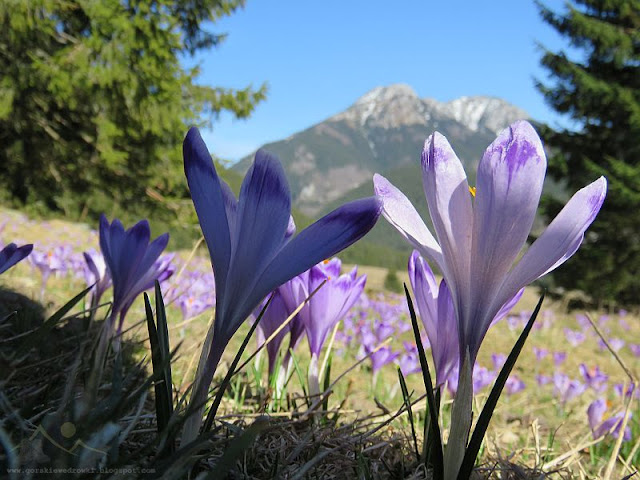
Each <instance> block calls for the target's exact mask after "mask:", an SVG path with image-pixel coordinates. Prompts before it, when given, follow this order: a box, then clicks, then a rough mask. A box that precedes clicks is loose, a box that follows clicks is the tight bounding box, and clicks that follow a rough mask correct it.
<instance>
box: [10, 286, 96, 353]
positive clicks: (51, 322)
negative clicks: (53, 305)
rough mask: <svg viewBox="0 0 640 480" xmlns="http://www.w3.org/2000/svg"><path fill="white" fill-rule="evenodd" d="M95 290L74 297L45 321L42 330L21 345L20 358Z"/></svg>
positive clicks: (87, 289)
mask: <svg viewBox="0 0 640 480" xmlns="http://www.w3.org/2000/svg"><path fill="white" fill-rule="evenodd" d="M92 288H93V285H91V286H89V287H87V288H85V289H84V290H83V291H81V292H80V293H79V294H77V295H76V296H75V297H73V298H72V299H71V300H69V301H68V302H67V303H65V304H64V305H63V306H62V307H60V309H58V311H57V312H56V313H54V314H53V315H51V316H50V317H49V318H48V319H47V320H45V322H44V323H43V324H42V325H41V326H40V328H38V330H36V331H35V332H34V333H33V334H32V335H29V337H28V338H27V339H25V341H24V343H23V344H22V345H20V348H19V350H18V352H19V353H18V356H20V355H22V354H24V353H27V352H28V351H29V350H31V349H32V348H33V347H35V346H36V345H38V343H40V341H41V340H42V338H43V337H44V336H45V335H46V334H47V333H49V332H50V331H51V329H52V328H53V327H55V326H56V324H57V323H58V322H59V321H60V320H61V319H62V318H64V316H65V315H66V314H67V313H69V311H70V310H71V309H72V308H73V307H75V306H76V304H77V303H78V302H79V301H80V300H82V299H83V298H84V296H85V295H86V294H87V293H89V290H91V289H92Z"/></svg>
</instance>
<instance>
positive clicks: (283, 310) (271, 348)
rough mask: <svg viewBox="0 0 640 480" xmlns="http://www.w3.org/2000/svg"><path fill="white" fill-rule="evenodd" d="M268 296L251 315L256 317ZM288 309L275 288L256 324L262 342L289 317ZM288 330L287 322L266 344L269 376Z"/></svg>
mask: <svg viewBox="0 0 640 480" xmlns="http://www.w3.org/2000/svg"><path fill="white" fill-rule="evenodd" d="M268 300H269V298H265V299H264V300H263V301H262V302H260V304H258V306H257V307H256V309H255V310H254V312H253V315H254V316H255V317H256V318H258V315H260V312H261V311H262V309H263V308H264V306H265V305H266V303H267V301H268ZM289 313H290V312H289V310H288V309H287V305H286V303H285V301H284V298H283V297H282V294H281V293H280V290H279V289H276V290H275V291H274V292H273V298H272V299H271V303H270V304H269V306H268V307H267V309H266V310H265V311H264V314H263V315H262V319H261V320H260V323H259V324H258V327H257V330H258V334H259V337H261V339H262V342H261V343H264V342H265V341H266V340H267V339H268V338H269V337H270V336H271V335H273V333H274V332H275V331H276V330H277V329H278V328H279V327H280V325H282V324H283V323H284V321H285V320H286V319H287V318H288V317H289ZM288 332H289V324H287V326H286V327H284V328H283V329H282V330H281V331H280V332H279V333H278V335H276V336H275V337H274V339H273V340H271V342H269V343H268V344H267V347H266V348H267V355H268V357H269V376H272V375H273V373H274V370H275V366H276V361H277V359H278V352H279V351H280V344H281V343H282V340H284V337H285V336H286V335H287V333H288Z"/></svg>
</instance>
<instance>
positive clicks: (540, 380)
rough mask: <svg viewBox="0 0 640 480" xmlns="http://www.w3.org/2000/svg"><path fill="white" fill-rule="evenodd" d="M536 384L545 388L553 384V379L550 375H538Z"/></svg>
mask: <svg viewBox="0 0 640 480" xmlns="http://www.w3.org/2000/svg"><path fill="white" fill-rule="evenodd" d="M536 383H537V384H538V385H539V386H541V387H542V386H544V385H548V384H550V383H551V377H549V376H548V375H542V374H541V373H539V374H537V375H536Z"/></svg>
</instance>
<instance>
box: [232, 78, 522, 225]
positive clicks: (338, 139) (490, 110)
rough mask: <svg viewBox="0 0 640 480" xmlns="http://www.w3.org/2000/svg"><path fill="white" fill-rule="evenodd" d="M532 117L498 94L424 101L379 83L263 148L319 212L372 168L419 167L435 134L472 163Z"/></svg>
mask: <svg viewBox="0 0 640 480" xmlns="http://www.w3.org/2000/svg"><path fill="white" fill-rule="evenodd" d="M527 117H528V115H527V114H526V113H525V112H524V111H522V110H520V109H518V108H517V107H515V106H513V105H510V104H509V103H507V102H505V101H503V100H501V99H498V98H491V97H461V98H459V99H456V100H453V101H451V102H447V103H441V102H437V101H436V100H433V99H429V98H426V99H422V98H419V97H418V96H417V95H416V93H415V92H414V91H413V90H412V89H411V87H409V86H407V85H391V86H387V87H378V88H375V89H374V90H372V91H370V92H368V93H367V94H365V95H364V96H362V97H361V98H360V99H358V100H357V101H356V102H355V103H354V104H353V105H352V106H351V107H349V108H348V109H347V110H345V111H343V112H340V113H338V114H336V115H334V116H332V117H330V118H328V119H327V120H325V121H323V122H321V123H318V124H317V125H314V126H312V127H310V128H307V129H306V130H303V131H301V132H299V133H296V134H294V135H292V136H291V137H289V138H287V139H284V140H281V141H278V142H273V143H269V144H267V145H264V146H263V148H265V149H266V150H269V151H270V152H273V153H275V154H276V155H278V156H279V157H280V158H281V160H282V162H283V165H284V167H285V170H286V172H287V176H288V178H289V183H290V185H291V192H292V196H293V200H294V204H295V205H296V206H297V207H298V208H299V209H300V210H301V211H302V212H304V213H306V214H314V213H318V212H321V211H325V210H326V207H327V205H330V204H332V203H333V202H335V201H336V200H337V199H338V198H341V197H343V196H344V195H345V194H347V192H349V191H350V190H353V189H354V188H358V187H360V186H361V185H364V184H367V183H369V182H370V181H371V178H372V176H373V174H374V173H375V172H379V173H383V174H384V173H387V172H390V171H392V170H394V169H397V168H399V167H405V166H409V165H415V163H416V162H417V159H419V158H420V152H421V150H422V146H423V144H424V141H425V139H426V138H427V136H428V135H430V134H431V133H432V132H433V131H436V130H437V131H439V132H440V133H442V134H443V135H445V136H446V137H447V138H448V139H449V141H450V142H451V144H452V145H453V147H454V148H455V149H456V152H457V153H458V155H459V156H460V158H461V159H462V160H463V161H464V162H465V164H467V165H468V166H470V167H471V166H474V165H475V163H476V162H477V160H478V159H479V158H480V156H481V155H482V152H483V150H484V149H485V148H486V146H487V145H488V144H489V143H490V142H491V141H492V140H493V139H494V138H495V136H496V133H497V132H498V131H499V130H500V129H502V128H504V127H505V126H507V125H508V124H509V123H511V122H513V121H514V120H516V119H520V118H527ZM252 159H253V155H250V156H249V157H246V158H244V159H242V160H241V161H240V162H238V163H237V164H236V165H234V166H233V167H232V169H233V170H235V171H237V172H240V173H243V172H244V171H246V169H247V168H248V166H249V165H250V163H251V161H252ZM473 170H474V168H471V169H470V171H473ZM400 186H402V185H400Z"/></svg>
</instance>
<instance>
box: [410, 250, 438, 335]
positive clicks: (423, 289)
mask: <svg viewBox="0 0 640 480" xmlns="http://www.w3.org/2000/svg"><path fill="white" fill-rule="evenodd" d="M409 281H410V282H411V287H412V288H413V295H414V297H415V299H416V305H417V307H418V313H419V315H420V320H422V324H423V325H424V328H425V330H426V331H427V337H428V338H429V343H430V344H431V345H434V344H436V343H437V342H438V329H437V319H438V284H437V282H436V278H435V276H434V275H433V272H432V271H431V268H429V264H428V263H427V262H426V261H425V260H424V259H423V258H422V257H421V256H420V253H419V252H418V251H417V250H414V251H413V253H412V254H411V257H410V258H409Z"/></svg>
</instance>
